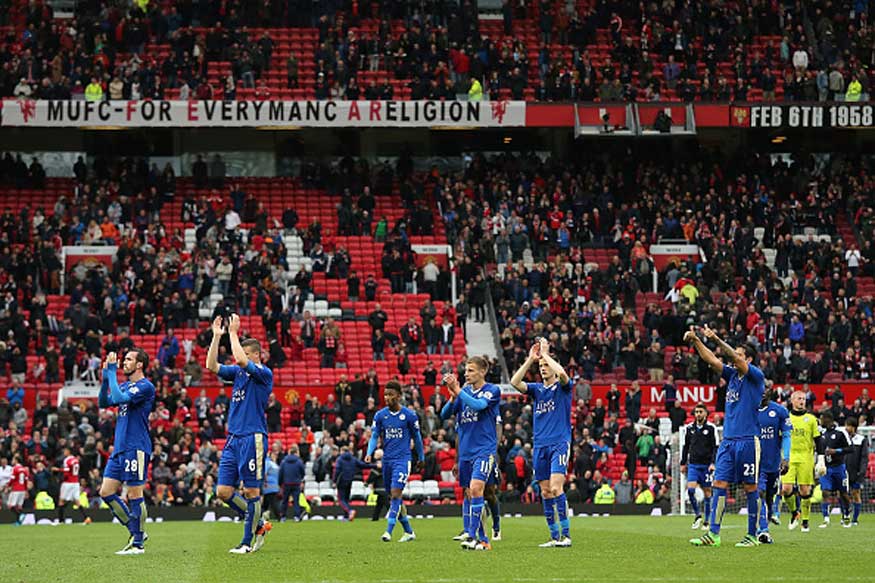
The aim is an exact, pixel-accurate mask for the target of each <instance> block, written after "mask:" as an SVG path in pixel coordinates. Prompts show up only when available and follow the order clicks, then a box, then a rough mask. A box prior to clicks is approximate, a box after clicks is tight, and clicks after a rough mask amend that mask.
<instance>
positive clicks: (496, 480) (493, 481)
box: [486, 461, 501, 486]
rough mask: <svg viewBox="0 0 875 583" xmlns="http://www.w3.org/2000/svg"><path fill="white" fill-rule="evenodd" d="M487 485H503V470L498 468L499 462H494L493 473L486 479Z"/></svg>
mask: <svg viewBox="0 0 875 583" xmlns="http://www.w3.org/2000/svg"><path fill="white" fill-rule="evenodd" d="M486 485H487V486H501V470H500V469H499V468H498V462H497V461H496V463H494V464H492V473H491V474H489V479H488V480H486Z"/></svg>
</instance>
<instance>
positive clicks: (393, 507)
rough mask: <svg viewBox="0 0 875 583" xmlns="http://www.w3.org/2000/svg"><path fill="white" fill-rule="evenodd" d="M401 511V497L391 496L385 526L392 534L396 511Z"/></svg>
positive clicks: (396, 520) (396, 518) (396, 517)
mask: <svg viewBox="0 0 875 583" xmlns="http://www.w3.org/2000/svg"><path fill="white" fill-rule="evenodd" d="M400 511H401V499H400V498H392V501H391V502H390V503H389V513H388V514H387V515H386V520H388V522H389V524H388V525H387V526H386V532H388V533H389V534H392V531H393V530H394V529H395V523H396V522H398V513H399V512H400Z"/></svg>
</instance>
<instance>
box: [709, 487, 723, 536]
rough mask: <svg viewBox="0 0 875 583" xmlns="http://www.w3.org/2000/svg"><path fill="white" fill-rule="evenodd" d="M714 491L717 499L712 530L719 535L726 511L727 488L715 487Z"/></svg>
mask: <svg viewBox="0 0 875 583" xmlns="http://www.w3.org/2000/svg"><path fill="white" fill-rule="evenodd" d="M712 493H713V497H714V498H715V501H714V508H712V512H713V514H712V516H711V532H712V533H713V534H715V535H719V534H720V523H722V522H723V512H724V511H726V488H714V489H713V490H712Z"/></svg>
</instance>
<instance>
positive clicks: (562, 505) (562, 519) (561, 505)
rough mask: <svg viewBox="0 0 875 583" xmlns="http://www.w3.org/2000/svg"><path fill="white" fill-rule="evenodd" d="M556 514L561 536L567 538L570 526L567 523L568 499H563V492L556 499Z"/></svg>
mask: <svg viewBox="0 0 875 583" xmlns="http://www.w3.org/2000/svg"><path fill="white" fill-rule="evenodd" d="M554 500H556V514H557V515H558V516H559V526H561V527H562V536H566V537H567V536H568V535H569V530H570V525H569V523H568V499H566V498H565V492H562V493H561V494H559V495H558V496H556V498H554Z"/></svg>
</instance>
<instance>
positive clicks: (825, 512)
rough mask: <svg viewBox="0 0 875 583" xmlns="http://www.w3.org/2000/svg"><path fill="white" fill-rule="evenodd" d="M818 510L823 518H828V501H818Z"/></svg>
mask: <svg viewBox="0 0 875 583" xmlns="http://www.w3.org/2000/svg"><path fill="white" fill-rule="evenodd" d="M820 512H821V514H823V517H824V518H829V502H821V503H820Z"/></svg>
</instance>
